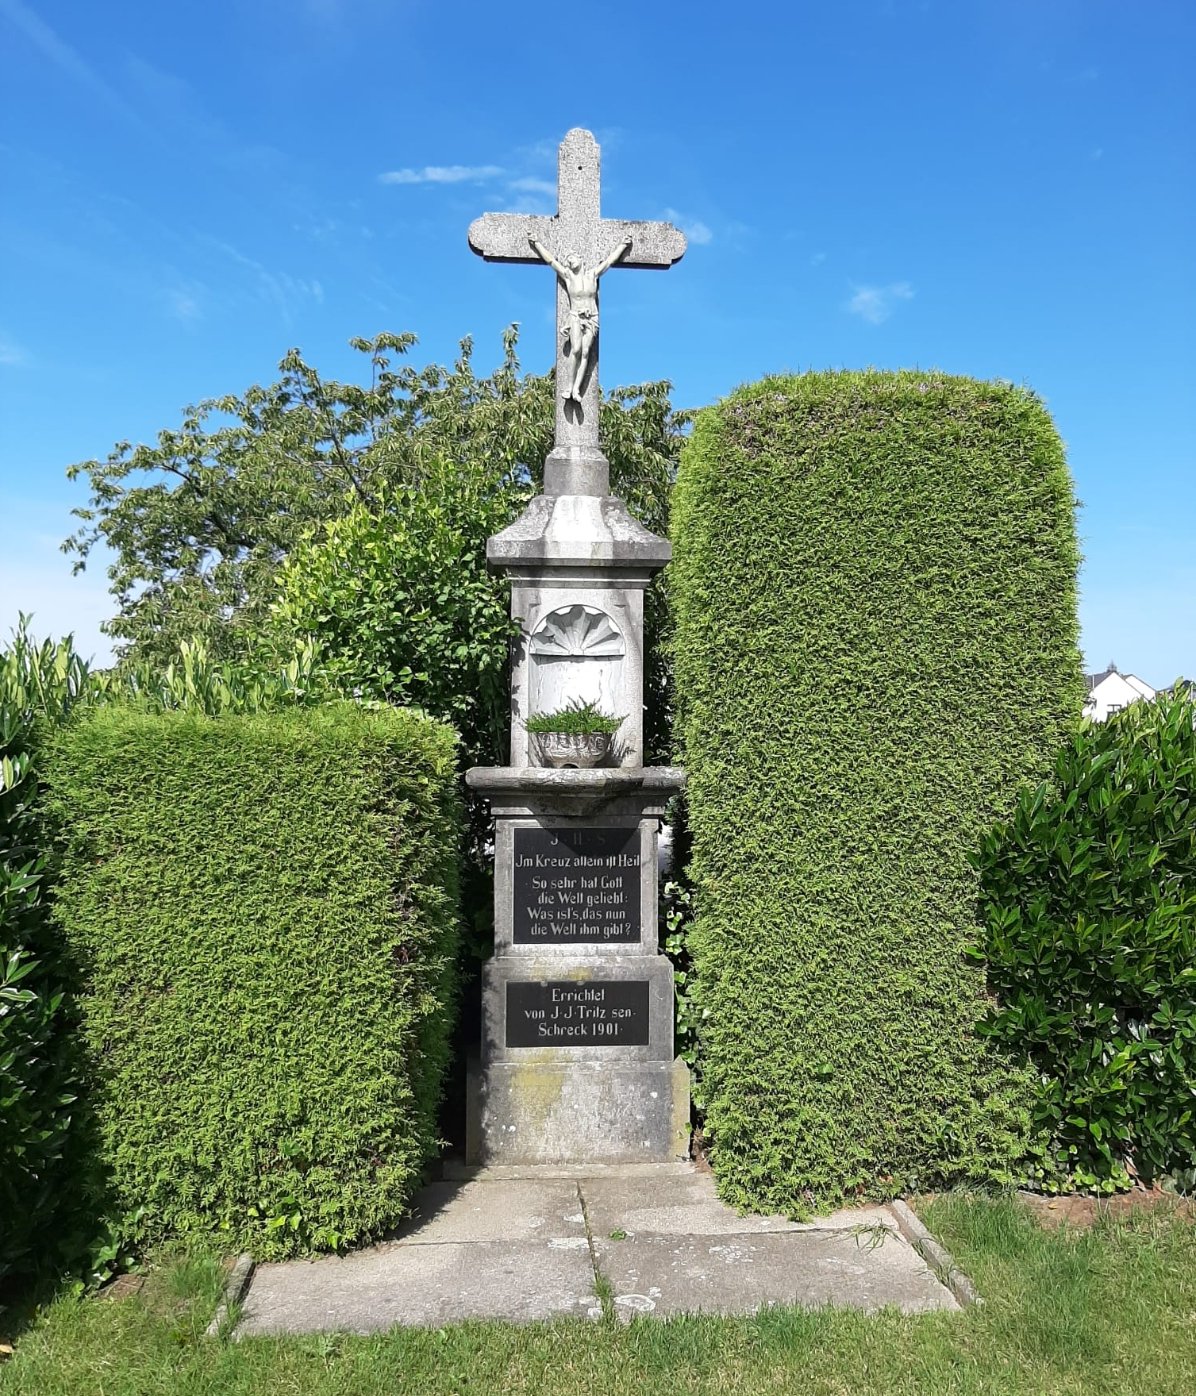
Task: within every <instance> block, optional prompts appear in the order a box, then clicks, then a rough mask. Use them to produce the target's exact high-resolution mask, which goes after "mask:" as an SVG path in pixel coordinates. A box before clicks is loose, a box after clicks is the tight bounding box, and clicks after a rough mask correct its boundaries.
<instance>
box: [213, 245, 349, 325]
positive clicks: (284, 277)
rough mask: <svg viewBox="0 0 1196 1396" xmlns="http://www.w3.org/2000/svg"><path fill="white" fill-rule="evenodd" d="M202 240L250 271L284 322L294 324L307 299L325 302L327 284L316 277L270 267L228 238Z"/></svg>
mask: <svg viewBox="0 0 1196 1396" xmlns="http://www.w3.org/2000/svg"><path fill="white" fill-rule="evenodd" d="M199 241H200V242H201V243H204V244H206V245H207V246H210V247H214V248H215V249H216V250H217V251H219V252H222V253H223V254H224V255H225V256H226V257H231V258H232V260H233V261H234V262H236V263H237V265H238V266H242V267H244V268H245V269H246V270H247V271H249V272H251V273H252V274H253V279H254V282H255V284H256V289H257V294H258V296H259V297H260V298H261V299H262V300H267V301H271V302H272V303H273V304H274V305H275V307H276V308H277V310H278V313H279V315H280V317H281V318H282V322H283V324H284V325H287V326H288V327H289V326H290V325H291V324H292V322H293V321H294V317H295V315H296V313H297V312H298V310H299V309H300V308H301V306H302V305H303V303H304V302H306V301H309V300H314V301H315V302H316V303H317V304H318V305H321V304H323V301H324V288H323V286H322V285H321V284H320V283H319V282H318V281H317V280H315V278H314V277H313V278H312V279H311V280H307V279H306V278H305V277H302V276H291V275H290V274H289V273H288V272H285V271H271V270H270V269H269V267H264V266H263V265H262V264H261V262H258V261H255V259H254V258H252V257H249V256H246V254H245V253H244V252H242V251H241V250H240V248H237V247H234V246H233V245H232V244H231V243H228V242H221V241H219V239H217V238H211V237H208V236H206V235H201V236H200V238H199Z"/></svg>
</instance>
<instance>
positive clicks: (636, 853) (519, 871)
mask: <svg viewBox="0 0 1196 1396" xmlns="http://www.w3.org/2000/svg"><path fill="white" fill-rule="evenodd" d="M512 833H513V834H514V837H515V876H514V886H515V905H514V909H513V915H512V939H513V940H514V942H515V944H516V945H559V944H562V943H563V942H573V943H578V942H580V943H582V944H585V945H611V944H614V945H618V944H630V943H634V942H636V941H638V940H639V938H640V920H641V918H640V831H639V828H638V827H636V828H632V829H613V828H609V827H608V828H605V829H576V828H568V829H514V830H512Z"/></svg>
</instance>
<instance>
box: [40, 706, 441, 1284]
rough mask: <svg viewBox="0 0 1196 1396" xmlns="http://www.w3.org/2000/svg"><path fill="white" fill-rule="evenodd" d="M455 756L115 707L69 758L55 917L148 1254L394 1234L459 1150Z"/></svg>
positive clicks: (53, 765)
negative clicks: (442, 1123) (214, 1244)
mask: <svg viewBox="0 0 1196 1396" xmlns="http://www.w3.org/2000/svg"><path fill="white" fill-rule="evenodd" d="M455 768H456V751H455V738H454V736H453V734H452V733H451V732H450V731H449V730H448V729H446V728H444V727H442V726H440V725H439V724H438V723H434V722H432V721H430V720H428V719H426V718H422V717H420V716H418V715H415V714H411V713H407V712H403V711H399V710H393V709H382V710H365V709H362V708H358V707H353V706H352V705H349V704H339V705H331V706H327V707H322V708H314V709H304V708H292V709H290V710H288V711H285V712H277V713H259V714H254V715H249V716H241V715H235V716H225V717H220V718H215V719H213V718H208V717H205V716H201V715H197V714H193V713H178V712H173V713H160V714H152V713H146V712H143V711H137V710H133V709H130V708H127V707H124V706H119V705H110V706H104V707H98V708H96V709H95V710H93V711H91V712H88V713H86V714H85V715H84V716H83V718H82V719H81V720H79V721H78V722H76V723H73V724H71V725H70V726H69V727H68V728H66V729H65V730H64V731H63V732H61V733H60V734H59V735H58V736H57V737H56V738H55V739H54V741H53V744H52V746H51V748H50V750H49V751H48V753H47V757H46V763H45V773H46V779H47V782H48V792H49V793H48V807H49V809H50V812H51V814H52V816H53V818H54V820H55V822H56V824H57V826H58V827H59V828H60V829H61V830H62V831H63V832H62V838H63V850H62V873H61V882H60V885H59V888H58V892H57V896H56V902H55V916H56V919H57V922H58V924H59V926H60V927H61V930H62V933H63V935H64V937H65V939H66V942H67V944H68V945H69V947H70V949H71V950H72V952H73V953H74V954H75V955H76V957H77V958H78V960H79V962H80V967H81V971H82V974H83V982H84V991H83V994H82V998H81V1013H82V1019H83V1031H84V1035H85V1041H86V1045H87V1049H88V1053H89V1059H90V1078H89V1082H88V1084H89V1090H90V1093H91V1096H92V1100H93V1104H94V1108H95V1112H96V1115H97V1118H98V1123H99V1129H100V1133H101V1136H102V1155H103V1160H104V1162H105V1164H106V1165H107V1166H108V1168H109V1169H110V1171H111V1177H112V1188H113V1195H114V1205H115V1207H116V1209H117V1210H118V1212H121V1213H124V1214H126V1215H128V1216H130V1217H133V1218H135V1220H134V1222H133V1223H132V1224H131V1226H130V1239H132V1240H133V1241H134V1242H136V1243H139V1244H144V1243H146V1242H150V1241H153V1240H155V1239H157V1238H160V1237H163V1236H167V1235H184V1236H202V1235H209V1236H210V1235H213V1234H217V1235H219V1236H220V1238H221V1239H222V1241H223V1243H224V1244H226V1245H227V1246H232V1247H239V1246H245V1247H248V1248H250V1249H252V1250H254V1251H255V1252H256V1253H257V1254H259V1255H269V1256H276V1255H284V1254H289V1253H293V1252H296V1251H299V1250H302V1249H305V1248H310V1247H315V1248H321V1247H330V1246H338V1245H341V1244H345V1243H348V1242H352V1241H360V1240H363V1239H365V1238H368V1237H372V1236H375V1235H377V1234H378V1233H379V1232H380V1231H382V1230H383V1229H385V1228H386V1227H388V1226H390V1225H392V1224H393V1223H394V1222H395V1221H396V1220H397V1219H398V1218H399V1217H400V1215H401V1214H402V1212H403V1209H404V1207H405V1206H406V1204H407V1201H408V1199H409V1197H410V1194H411V1190H412V1187H413V1186H414V1184H415V1183H416V1182H417V1180H418V1178H419V1175H420V1171H421V1168H422V1167H423V1165H424V1163H425V1161H426V1160H427V1158H428V1157H429V1155H430V1153H431V1152H432V1150H433V1149H434V1147H435V1145H436V1137H435V1128H436V1127H435V1116H436V1105H437V1100H438V1096H439V1091H440V1085H441V1078H442V1074H443V1068H444V1064H445V1060H446V1057H447V1053H448V1034H449V1027H450V1017H451V1014H452V1010H453V998H454V972H453V963H454V952H455V946H456V938H457V908H456V895H457V892H456V877H457V869H456V859H457V853H458V845H459V838H460V820H459V809H458V802H457V795H456V784H455Z"/></svg>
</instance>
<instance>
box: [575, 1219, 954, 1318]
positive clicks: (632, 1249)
mask: <svg viewBox="0 0 1196 1396" xmlns="http://www.w3.org/2000/svg"><path fill="white" fill-rule="evenodd" d="M594 1244H595V1250H596V1253H597V1256H598V1267H599V1269H600V1270H601V1272H602V1273H603V1274H604V1275H605V1276H606V1278H607V1279H608V1280H609V1281H610V1283H611V1286H612V1290H613V1294H614V1305H615V1312H616V1313H617V1314H618V1316H619V1317H620V1318H622V1319H625V1320H628V1319H631V1318H634V1317H636V1316H637V1315H639V1314H646V1313H651V1314H658V1315H660V1316H661V1317H667V1316H668V1315H670V1314H685V1313H696V1312H701V1313H712V1314H742V1313H751V1312H753V1311H754V1310H756V1309H760V1308H763V1307H764V1306H765V1305H769V1304H789V1305H796V1306H799V1307H802V1308H819V1307H821V1306H822V1305H824V1304H836V1305H844V1306H850V1307H851V1308H856V1309H868V1310H875V1309H881V1308H885V1307H886V1306H890V1305H891V1306H894V1307H896V1308H898V1309H901V1310H902V1311H903V1312H904V1313H922V1312H924V1311H927V1310H931V1309H957V1308H958V1307H959V1305H958V1304H957V1303H956V1301H955V1299H954V1298H953V1297H952V1296H951V1295H950V1294H949V1293H948V1292H947V1290H945V1289H944V1288H943V1286H942V1285H941V1284H939V1282H938V1280H937V1279H935V1277H934V1275H933V1274H932V1273H931V1271H930V1269H929V1268H928V1266H927V1265H926V1264H925V1262H924V1261H923V1260H922V1259H921V1257H920V1256H918V1255H917V1253H916V1252H915V1251H914V1250H913V1248H912V1247H911V1246H909V1244H908V1243H907V1242H905V1241H904V1240H903V1239H902V1238H901V1237H900V1236H898V1235H897V1234H896V1233H895V1232H892V1231H888V1230H887V1229H886V1230H883V1231H878V1232H877V1233H875V1234H872V1233H869V1234H867V1235H864V1234H860V1235H852V1234H851V1233H849V1232H842V1231H814V1230H806V1231H800V1232H790V1233H788V1234H786V1233H765V1232H756V1233H743V1232H740V1233H720V1234H718V1235H696V1236H677V1235H655V1234H652V1233H641V1234H639V1235H636V1236H628V1238H627V1239H626V1240H612V1239H611V1238H610V1236H609V1234H608V1235H607V1236H606V1237H600V1236H598V1235H597V1232H595V1242H594Z"/></svg>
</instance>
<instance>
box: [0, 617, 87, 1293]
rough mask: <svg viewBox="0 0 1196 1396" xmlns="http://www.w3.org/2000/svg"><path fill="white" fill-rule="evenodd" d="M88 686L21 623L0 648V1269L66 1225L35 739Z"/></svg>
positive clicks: (59, 1052) (54, 982)
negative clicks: (2, 647) (15, 632)
mask: <svg viewBox="0 0 1196 1396" xmlns="http://www.w3.org/2000/svg"><path fill="white" fill-rule="evenodd" d="M88 684H89V677H88V671H87V665H86V664H85V663H84V662H83V661H82V660H81V659H80V658H79V657H78V655H76V654H75V653H74V651H73V650H72V648H71V644H70V641H69V640H63V641H60V642H59V643H57V644H51V643H50V642H48V641H47V642H45V643H43V644H41V645H38V644H36V643H35V642H34V641H33V640H31V639H30V638H29V634H28V632H27V630H26V627H25V623H24V621H22V623H21V626H20V628H19V630H18V631H17V634H16V635H15V637H14V639H13V641H12V643H11V645H9V646H8V647H7V648H6V649H4V650H2V651H0V1276H3V1275H4V1274H5V1273H7V1272H10V1271H13V1272H18V1273H22V1274H30V1273H34V1272H37V1271H39V1270H41V1269H43V1268H47V1267H53V1266H55V1265H56V1264H57V1263H59V1262H60V1261H62V1260H63V1259H64V1257H65V1256H66V1253H67V1251H68V1250H69V1248H70V1243H71V1240H72V1237H73V1234H74V1228H75V1225H76V1219H75V1218H73V1217H70V1216H68V1213H69V1212H70V1211H71V1209H72V1205H73V1204H74V1203H75V1202H76V1201H77V1200H78V1199H77V1191H76V1189H75V1187H74V1182H75V1181H76V1180H75V1179H74V1177H73V1170H72V1164H71V1144H72V1123H73V1121H74V1117H75V1109H74V1107H75V1097H76V1093H77V1089H78V1086H77V1082H76V1080H75V1075H74V1067H73V1061H72V1056H71V1052H70V1042H69V1027H70V1023H69V1018H68V1009H69V1006H68V1005H67V1004H66V1003H65V1002H64V999H65V995H66V990H67V988H68V985H69V980H70V975H69V972H68V970H67V967H66V965H65V964H64V963H63V957H62V955H61V954H60V952H59V949H58V947H57V945H56V944H55V937H54V935H53V933H52V931H51V929H50V927H49V925H48V922H47V912H46V896H45V882H46V877H47V873H48V871H49V869H48V866H47V857H46V851H45V848H44V839H43V837H42V833H41V830H40V827H39V820H38V799H37V795H38V789H37V757H38V752H37V739H38V736H39V734H44V731H45V729H46V728H48V727H51V726H53V725H54V724H56V723H58V722H61V721H62V720H63V719H64V718H65V717H66V715H67V714H68V713H69V712H70V710H71V708H72V707H73V705H74V704H75V703H76V702H77V701H78V700H79V699H80V697H81V696H82V695H83V694H84V693H85V692H86V690H87V688H88Z"/></svg>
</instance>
